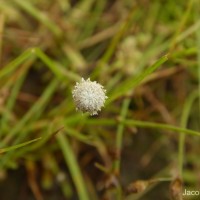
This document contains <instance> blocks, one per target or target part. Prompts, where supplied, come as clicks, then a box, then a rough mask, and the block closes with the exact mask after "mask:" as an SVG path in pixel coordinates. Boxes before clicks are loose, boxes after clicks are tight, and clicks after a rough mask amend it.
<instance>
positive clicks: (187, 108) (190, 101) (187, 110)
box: [178, 91, 199, 177]
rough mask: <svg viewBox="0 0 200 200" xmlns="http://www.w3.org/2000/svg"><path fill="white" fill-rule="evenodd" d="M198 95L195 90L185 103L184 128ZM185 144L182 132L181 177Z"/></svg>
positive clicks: (179, 155)
mask: <svg viewBox="0 0 200 200" xmlns="http://www.w3.org/2000/svg"><path fill="white" fill-rule="evenodd" d="M198 95H199V94H198V92H197V91H195V92H193V93H192V94H191V95H190V96H189V98H188V100H187V101H186V103H185V106H184V108H183V114H182V118H181V127H182V128H186V126H187V122H188V118H189V114H190V110H191V107H192V104H193V103H194V101H195V99H196V98H198ZM184 145H185V133H182V134H180V136H179V149H178V157H179V158H178V162H179V173H180V176H181V177H182V175H183V165H184Z"/></svg>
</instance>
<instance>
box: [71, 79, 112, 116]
mask: <svg viewBox="0 0 200 200" xmlns="http://www.w3.org/2000/svg"><path fill="white" fill-rule="evenodd" d="M105 93H106V90H105V89H104V88H103V86H102V85H100V84H99V83H97V82H96V81H90V79H87V80H84V79H83V78H82V79H81V82H80V83H76V85H75V87H74V90H73V91H72V95H73V99H74V102H75V105H76V109H77V110H80V111H82V112H89V113H90V115H97V114H98V113H97V112H98V111H100V110H101V107H102V106H104V103H105V100H106V99H107V98H108V97H107V96H106V95H105Z"/></svg>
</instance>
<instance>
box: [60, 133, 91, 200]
mask: <svg viewBox="0 0 200 200" xmlns="http://www.w3.org/2000/svg"><path fill="white" fill-rule="evenodd" d="M57 139H58V144H59V146H60V148H61V150H62V152H63V155H64V159H65V161H66V164H67V166H68V167H69V170H70V174H71V176H72V179H73V181H74V185H75V187H76V190H77V194H78V196H79V199H80V200H89V196H88V192H87V190H86V187H85V182H84V180H83V177H82V175H81V171H80V168H79V167H78V166H79V165H78V162H77V160H76V158H75V155H74V152H73V150H72V148H71V146H70V144H69V141H68V139H67V137H65V136H64V135H63V134H59V135H58V136H57Z"/></svg>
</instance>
